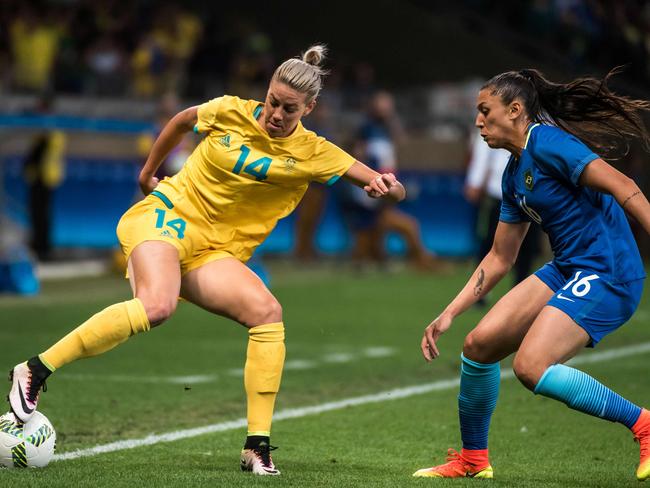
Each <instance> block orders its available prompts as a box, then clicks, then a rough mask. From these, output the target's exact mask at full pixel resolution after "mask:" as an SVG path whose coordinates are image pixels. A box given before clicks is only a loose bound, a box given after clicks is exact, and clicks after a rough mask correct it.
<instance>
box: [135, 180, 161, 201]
mask: <svg viewBox="0 0 650 488" xmlns="http://www.w3.org/2000/svg"><path fill="white" fill-rule="evenodd" d="M138 183H140V189H141V190H142V193H144V194H145V196H146V195H149V193H151V192H152V191H153V190H154V188H156V187H157V186H158V183H160V181H159V180H158V178H156V177H155V176H148V177H145V176H142V175H140V178H139V179H138Z"/></svg>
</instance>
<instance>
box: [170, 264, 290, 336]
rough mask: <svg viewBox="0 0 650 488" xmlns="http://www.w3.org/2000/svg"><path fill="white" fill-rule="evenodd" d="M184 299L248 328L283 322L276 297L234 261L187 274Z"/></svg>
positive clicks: (257, 278) (183, 285)
mask: <svg viewBox="0 0 650 488" xmlns="http://www.w3.org/2000/svg"><path fill="white" fill-rule="evenodd" d="M181 296H182V297H183V298H185V299H186V300H188V301H190V302H192V303H194V304H196V305H198V306H199V307H201V308H204V309H206V310H208V311H209V312H212V313H216V314H218V315H222V316H224V317H228V318H231V319H233V320H236V321H237V322H239V323H240V324H242V325H245V326H246V327H255V326H256V325H263V324H268V323H273V322H281V321H282V307H281V306H280V304H279V303H278V301H277V300H276V299H275V297H274V296H273V294H272V293H271V292H270V291H269V290H268V288H267V287H266V286H265V285H264V283H263V282H262V280H261V279H260V278H259V277H258V276H257V275H256V274H255V273H254V272H253V271H251V270H250V269H249V268H248V266H246V265H245V264H243V263H242V262H241V261H239V260H237V259H235V258H224V259H218V260H216V261H211V262H209V263H207V264H205V265H203V266H201V267H200V268H197V269H194V270H192V271H190V272H189V273H187V274H186V275H184V276H183V278H182V280H181Z"/></svg>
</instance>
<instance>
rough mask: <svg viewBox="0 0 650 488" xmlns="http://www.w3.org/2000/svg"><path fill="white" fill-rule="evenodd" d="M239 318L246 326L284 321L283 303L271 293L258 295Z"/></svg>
mask: <svg viewBox="0 0 650 488" xmlns="http://www.w3.org/2000/svg"><path fill="white" fill-rule="evenodd" d="M238 320H239V322H240V323H242V324H244V325H245V326H246V327H255V326H256V325H263V324H271V323H274V322H282V305H280V302H278V301H277V300H276V298H275V297H274V296H273V295H271V294H270V293H268V294H264V295H262V296H258V297H256V298H254V299H253V300H251V302H250V303H249V304H248V306H247V307H245V310H244V311H243V312H242V314H241V316H240V317H239V318H238Z"/></svg>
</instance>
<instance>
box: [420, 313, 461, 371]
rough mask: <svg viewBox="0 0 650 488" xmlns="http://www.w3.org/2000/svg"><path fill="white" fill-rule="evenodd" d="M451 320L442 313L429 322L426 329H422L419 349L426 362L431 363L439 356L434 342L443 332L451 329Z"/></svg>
mask: <svg viewBox="0 0 650 488" xmlns="http://www.w3.org/2000/svg"><path fill="white" fill-rule="evenodd" d="M452 320H453V319H452V318H451V317H450V316H449V315H447V314H445V313H442V314H440V315H439V316H438V317H437V318H436V319H435V320H434V321H433V322H431V323H430V324H429V325H428V326H427V328H426V329H424V335H423V337H422V344H421V346H420V347H421V348H422V355H423V356H424V359H426V360H427V361H428V362H431V361H432V360H433V359H435V358H437V357H438V356H439V355H440V351H438V346H437V345H436V341H437V340H438V337H440V335H441V334H442V333H443V332H445V331H446V330H447V329H449V327H451V321H452Z"/></svg>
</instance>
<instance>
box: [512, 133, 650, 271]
mask: <svg viewBox="0 0 650 488" xmlns="http://www.w3.org/2000/svg"><path fill="white" fill-rule="evenodd" d="M597 158H598V155H597V154H595V153H593V152H592V151H591V150H590V149H589V148H588V147H587V146H586V145H585V144H584V143H582V142H581V141H580V140H579V139H578V138H576V137H574V136H573V135H571V134H568V133H567V132H565V131H563V130H562V129H560V128H558V127H553V126H549V125H543V124H535V125H532V126H531V127H530V128H529V130H528V136H527V140H526V144H525V146H524V149H523V151H522V153H521V156H520V157H519V159H515V158H514V156H513V157H511V158H510V161H509V162H508V166H507V167H506V170H505V171H504V173H503V181H502V188H503V202H502V205H501V215H500V220H502V221H503V222H508V223H518V222H526V221H534V222H537V223H539V224H540V225H541V226H542V228H543V229H544V231H545V232H546V233H547V234H548V237H549V240H550V243H551V248H552V250H553V254H554V263H555V265H556V266H557V267H558V268H559V269H560V271H562V274H564V275H565V276H566V277H569V276H571V275H572V273H573V271H574V270H576V269H582V270H591V271H593V272H594V273H596V274H598V275H599V276H600V277H601V278H603V279H605V280H607V281H609V282H610V283H613V284H616V283H625V282H629V281H633V280H637V279H641V278H644V277H645V272H644V268H643V263H642V261H641V256H640V255H639V250H638V247H637V245H636V242H635V240H634V237H633V235H632V231H631V230H630V226H629V224H628V221H627V218H626V216H625V213H624V211H623V209H622V208H621V206H620V205H619V204H618V202H616V200H615V199H614V198H613V197H612V196H611V195H607V194H604V193H600V192H597V191H594V190H592V189H590V188H586V187H583V186H579V185H578V180H579V179H580V175H581V174H582V171H583V170H584V168H585V166H587V164H589V163H590V162H591V161H593V160H594V159H597Z"/></svg>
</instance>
